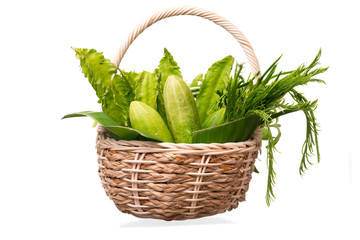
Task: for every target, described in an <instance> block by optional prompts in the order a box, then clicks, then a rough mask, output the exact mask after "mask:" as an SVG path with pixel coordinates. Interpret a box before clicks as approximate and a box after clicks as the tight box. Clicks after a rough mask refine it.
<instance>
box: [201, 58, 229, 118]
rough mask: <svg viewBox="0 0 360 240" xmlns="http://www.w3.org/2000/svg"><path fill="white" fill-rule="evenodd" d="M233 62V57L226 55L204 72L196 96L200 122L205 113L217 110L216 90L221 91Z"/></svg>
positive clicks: (205, 115) (217, 97)
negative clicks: (203, 77)
mask: <svg viewBox="0 0 360 240" xmlns="http://www.w3.org/2000/svg"><path fill="white" fill-rule="evenodd" d="M233 63H234V58H233V57H232V56H227V57H226V58H224V59H222V60H220V61H217V62H215V63H214V64H213V65H212V66H211V67H210V68H209V70H208V72H207V73H206V75H205V79H204V81H203V82H202V84H201V87H200V92H199V95H197V97H196V105H197V108H198V111H199V116H200V122H201V124H202V123H203V122H204V121H205V119H206V117H207V115H209V114H211V113H213V112H215V111H216V110H217V108H216V107H215V104H216V102H217V101H218V100H219V98H220V96H219V95H218V94H217V91H222V90H223V89H224V88H225V87H226V85H227V83H228V81H229V76H230V72H231V68H232V65H233Z"/></svg>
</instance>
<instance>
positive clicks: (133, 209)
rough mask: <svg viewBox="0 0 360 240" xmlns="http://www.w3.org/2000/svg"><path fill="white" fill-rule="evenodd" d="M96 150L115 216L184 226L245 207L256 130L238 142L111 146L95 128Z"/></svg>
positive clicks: (257, 139) (258, 132) (255, 151)
mask: <svg viewBox="0 0 360 240" xmlns="http://www.w3.org/2000/svg"><path fill="white" fill-rule="evenodd" d="M96 147H97V153H98V162H99V175H100V178H101V181H102V185H103V187H104V189H105V191H106V194H107V195H108V196H109V197H110V199H111V200H113V201H114V203H115V205H116V207H117V208H118V209H119V210H120V211H121V212H123V213H130V214H132V215H134V216H136V217H140V218H155V219H164V220H167V221H169V220H185V219H194V218H201V217H205V216H211V215H215V214H218V213H223V212H225V211H230V210H232V209H234V208H236V207H237V206H238V203H239V202H242V201H245V194H246V192H247V190H248V189H249V183H250V180H251V174H252V172H253V170H254V163H255V159H256V158H257V156H258V153H259V151H260V148H261V129H260V128H257V129H256V130H255V132H254V133H253V134H252V136H251V138H250V139H249V140H247V141H244V142H237V143H223V144H218V143H212V144H175V143H155V142H147V141H125V140H120V141H117V140H114V139H112V138H109V136H108V132H107V130H106V129H105V128H103V127H102V126H99V127H98V136H97V144H96Z"/></svg>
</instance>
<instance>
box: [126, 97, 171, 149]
mask: <svg viewBox="0 0 360 240" xmlns="http://www.w3.org/2000/svg"><path fill="white" fill-rule="evenodd" d="M129 115H130V122H131V126H132V128H134V129H136V130H138V131H141V132H145V133H149V134H151V135H154V136H156V137H158V138H159V139H160V140H161V141H163V142H174V139H173V137H172V136H171V133H170V131H169V129H168V127H167V126H166V124H165V122H164V120H163V119H162V117H161V116H160V114H159V113H158V112H157V111H156V110H155V109H153V108H152V107H150V106H149V105H147V104H145V103H143V102H139V101H132V102H131V103H130V114H129Z"/></svg>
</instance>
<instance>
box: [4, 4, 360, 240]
mask: <svg viewBox="0 0 360 240" xmlns="http://www.w3.org/2000/svg"><path fill="white" fill-rule="evenodd" d="M356 2H357V1H347V0H343V1H315V0H313V1H307V0H303V1H277V0H274V1H256V0H247V1H239V0H236V1H235V0H234V1H226V0H222V1H200V0H191V1H189V0H186V1H181V2H180V1H145V0H144V1H136V0H133V1H120V0H118V1H57V2H55V1H42V2H41V1H2V2H1V3H0V35H1V37H0V43H1V44H0V47H1V52H0V70H1V71H0V74H1V75H0V81H1V85H0V86H1V87H0V89H1V91H0V100H1V101H0V104H1V105H0V106H1V118H0V125H1V127H2V129H1V133H0V134H1V138H0V143H1V144H0V151H1V155H0V159H1V165H0V169H1V172H0V239H124V238H127V239H140V238H141V239H197V238H202V239H219V238H221V239H225V238H227V237H229V238H230V237H231V238H233V237H236V238H244V239H264V238H266V239H285V238H287V239H290V238H291V239H328V238H330V237H331V238H334V239H340V238H341V239H360V234H359V230H358V228H359V225H360V219H359V214H360V211H359V210H360V208H359V204H358V203H359V200H360V197H359V195H360V194H359V189H360V177H359V170H360V164H359V160H360V157H359V156H360V155H359V147H360V141H359V136H360V131H359V128H358V116H359V114H358V111H359V110H358V109H359V107H358V105H359V104H358V103H359V94H358V93H359V87H360V84H359V80H360V79H359V69H360V68H359V66H360V61H359V55H360V48H359V46H360V45H359V42H360V34H359V22H360V17H359V14H358V9H359V7H358V6H357V4H356ZM184 4H189V5H194V6H199V7H203V8H206V9H209V10H212V11H215V12H217V13H218V14H220V15H222V16H223V17H225V18H227V19H229V20H230V21H231V22H233V23H234V24H235V25H237V26H238V27H239V29H240V30H241V31H243V32H244V34H245V35H246V36H247V38H248V39H249V40H250V42H251V44H252V46H253V47H254V50H255V52H256V54H257V56H258V59H259V62H260V66H261V69H262V70H263V71H264V70H265V69H266V68H267V67H268V66H269V65H270V64H271V63H272V62H273V61H274V60H275V59H276V58H277V57H278V56H279V55H281V54H284V55H283V58H282V61H281V64H280V65H279V68H280V69H283V70H287V69H293V68H295V67H297V66H298V65H299V64H301V63H303V62H309V61H311V60H312V59H313V57H314V56H315V54H316V53H317V51H318V50H319V48H320V47H321V48H322V51H323V56H322V58H321V64H322V66H330V69H329V70H328V72H326V73H325V74H323V75H322V76H321V77H322V79H324V80H326V82H327V85H316V84H312V85H309V86H308V87H306V88H302V89H301V91H302V92H304V93H305V94H306V96H308V98H309V99H317V98H318V99H319V107H318V110H317V116H318V121H319V122H320V124H321V133H320V147H321V163H320V164H315V165H313V166H310V168H309V171H307V174H306V175H305V176H304V177H300V176H299V174H298V166H299V162H300V158H301V155H300V151H301V146H302V142H303V140H304V132H305V119H304V116H303V115H302V114H301V113H294V114H291V115H290V116H284V117H283V118H282V119H280V123H281V124H282V131H283V136H282V139H281V141H280V143H279V145H278V149H279V151H280V152H281V153H277V154H276V160H277V163H276V165H275V170H276V172H277V180H276V181H277V184H276V187H275V194H276V197H277V198H276V200H275V201H274V202H273V203H272V205H271V207H270V208H268V207H267V206H266V204H265V198H264V197H265V190H266V161H265V155H262V156H260V159H261V160H260V161H258V162H257V167H258V168H259V170H260V172H261V173H260V174H259V175H256V174H255V175H254V176H253V180H252V182H251V184H250V190H249V192H248V194H247V201H246V202H243V203H241V204H240V205H239V207H238V208H237V209H235V210H233V211H231V212H228V213H225V214H220V215H217V216H213V217H208V218H203V219H198V220H189V221H177V222H176V221H173V222H165V221H159V220H143V219H138V218H135V217H132V216H130V215H125V214H122V213H120V212H118V210H117V209H116V208H115V206H114V205H113V203H112V202H111V201H110V200H109V199H108V198H107V197H106V195H105V192H104V190H103V189H102V187H101V184H100V179H99V177H98V175H97V159H96V152H95V135H96V131H95V129H93V128H91V125H92V121H91V120H90V119H86V118H81V119H70V120H60V119H61V117H62V116H63V115H65V114H67V113H71V112H76V111H83V110H95V111H96V110H99V106H98V104H97V103H96V97H95V93H94V91H93V90H92V88H91V86H90V84H89V83H88V82H87V80H86V79H85V78H84V77H83V75H82V73H81V70H80V68H79V62H78V60H76V59H75V55H74V52H73V51H72V50H71V49H70V46H75V47H84V48H95V49H97V50H99V51H103V52H104V55H105V57H107V58H110V59H112V58H113V57H114V56H115V54H116V51H117V50H118V48H119V46H120V44H121V41H123V40H124V39H125V38H126V37H127V34H128V33H129V32H130V31H131V30H132V28H134V27H135V26H136V25H137V24H139V23H140V22H141V21H143V20H144V19H145V18H147V17H149V16H151V14H153V13H154V12H157V11H159V10H162V9H166V8H168V7H171V6H179V5H184ZM164 47H167V48H168V50H169V51H170V52H171V53H172V54H173V56H174V57H175V59H176V61H177V62H178V64H179V65H180V66H181V69H182V72H183V75H184V78H185V79H186V80H191V79H192V78H193V77H194V76H195V75H197V74H198V73H205V72H206V70H207V68H208V67H209V66H210V65H211V64H212V63H213V62H214V61H216V60H219V59H221V58H223V57H225V56H226V55H229V54H231V55H233V56H234V57H235V58H236V59H237V60H238V61H239V62H243V61H246V59H245V58H244V54H243V52H242V50H241V48H240V47H239V45H238V44H237V42H236V41H235V40H234V39H233V38H232V37H231V35H229V34H228V33H226V32H225V31H224V30H223V29H222V28H220V27H218V26H216V25H214V24H212V23H211V22H209V21H207V20H203V19H200V18H197V17H188V16H187V17H176V18H173V19H168V20H165V21H162V22H160V23H157V24H156V25H154V26H152V27H151V28H150V29H148V30H147V31H145V32H144V33H143V34H142V35H141V36H140V37H139V38H138V39H137V40H136V42H135V43H134V44H133V45H132V46H131V47H130V49H129V51H128V52H127V54H126V56H125V58H124V59H123V62H122V64H121V68H123V69H126V70H138V71H140V70H143V69H146V70H149V71H152V69H154V68H155V67H156V66H157V65H158V61H159V60H160V58H161V56H162V54H163V48H164ZM314 160H315V159H314Z"/></svg>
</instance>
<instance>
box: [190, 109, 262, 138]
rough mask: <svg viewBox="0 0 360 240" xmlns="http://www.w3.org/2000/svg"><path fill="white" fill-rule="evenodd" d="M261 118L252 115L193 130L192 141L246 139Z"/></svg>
mask: <svg viewBox="0 0 360 240" xmlns="http://www.w3.org/2000/svg"><path fill="white" fill-rule="evenodd" d="M260 123H261V120H260V119H259V117H258V116H256V115H252V116H247V117H243V118H240V119H237V120H234V121H231V122H227V123H224V124H221V125H218V126H215V127H210V128H206V129H201V130H199V131H195V132H193V140H192V141H193V143H226V142H241V141H245V140H248V139H249V138H250V136H251V134H252V133H253V132H254V130H255V129H256V127H258V126H259V124H260Z"/></svg>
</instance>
